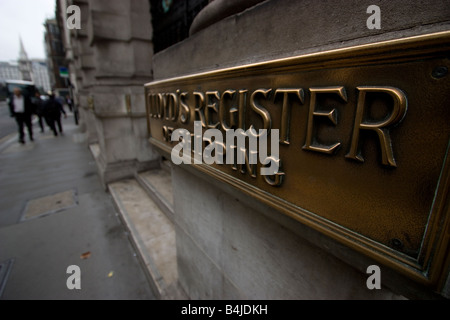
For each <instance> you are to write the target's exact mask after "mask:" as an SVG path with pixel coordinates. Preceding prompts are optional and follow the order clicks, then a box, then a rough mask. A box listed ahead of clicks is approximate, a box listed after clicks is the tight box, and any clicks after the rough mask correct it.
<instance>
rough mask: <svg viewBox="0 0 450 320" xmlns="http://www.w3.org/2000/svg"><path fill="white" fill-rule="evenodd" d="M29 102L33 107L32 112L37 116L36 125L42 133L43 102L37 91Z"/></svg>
mask: <svg viewBox="0 0 450 320" xmlns="http://www.w3.org/2000/svg"><path fill="white" fill-rule="evenodd" d="M31 102H32V103H33V105H34V112H35V114H36V115H37V116H38V123H39V127H40V128H41V132H44V131H45V130H44V101H42V99H41V94H40V92H39V91H36V93H35V95H34V97H33V98H32V99H31Z"/></svg>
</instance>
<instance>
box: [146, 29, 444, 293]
mask: <svg viewBox="0 0 450 320" xmlns="http://www.w3.org/2000/svg"><path fill="white" fill-rule="evenodd" d="M449 58H450V32H442V33H437V34H431V35H426V36H418V37H413V38H407V39H398V40H392V41H386V42H380V43H375V44H369V45H362V46H357V47H352V48H345V49H338V50H333V51H328V52H319V53H315V54H308V55H304V56H299V57H293V58H289V59H282V60H275V61H270V62H266V63H259V64H254V65H246V66H242V67H236V68H230V69H225V70H219V71H214V72H208V73H202V74H196V75H191V76H185V77H179V78H174V79H168V80H163V81H156V82H152V83H149V84H146V85H145V90H146V103H147V122H148V125H149V134H150V141H151V143H153V144H154V145H155V146H157V147H158V148H160V149H161V150H162V151H164V152H166V154H167V155H168V156H169V157H170V152H171V150H172V148H173V147H174V146H175V145H176V144H177V143H178V142H171V141H170V135H171V133H172V132H173V130H175V129H177V128H185V129H187V130H189V131H190V132H191V133H193V132H194V125H193V123H194V121H196V120H198V121H202V124H203V130H205V129H209V128H217V129H220V130H221V131H222V132H224V130H226V129H230V128H231V129H236V128H242V129H244V130H247V129H248V128H249V127H250V126H251V125H253V126H254V128H256V129H263V128H266V129H279V134H280V141H279V149H280V159H281V170H280V172H279V173H278V174H277V175H276V176H261V175H260V174H259V166H260V165H259V164H258V168H257V170H256V171H254V170H253V169H255V168H254V167H252V166H250V165H230V164H223V165H219V164H212V165H206V164H200V165H194V164H192V165H194V166H195V167H196V168H198V169H199V170H201V171H204V172H206V173H208V174H210V175H212V176H213V177H215V178H217V179H218V180H220V181H223V182H226V183H229V184H231V185H233V186H235V187H236V188H238V189H239V190H241V191H242V192H244V193H246V194H248V195H251V196H253V197H256V198H257V199H259V200H260V201H263V202H264V203H266V204H269V205H271V206H272V207H274V208H275V209H277V210H279V211H281V212H283V213H284V214H287V215H289V216H291V217H293V218H295V219H297V220H299V221H300V222H302V223H305V224H307V225H309V226H311V227H313V228H315V229H317V230H319V231H321V232H323V233H325V234H327V235H329V236H331V237H333V238H334V239H336V240H338V241H341V242H342V243H345V244H347V245H349V246H351V247H352V248H354V249H356V250H358V251H360V252H363V253H365V254H367V255H369V256H371V257H372V258H374V259H375V260H377V261H379V262H380V263H384V264H385V265H387V266H389V267H392V268H394V269H396V270H398V271H400V272H402V273H404V274H406V275H408V276H409V277H412V278H414V279H415V280H417V281H420V282H422V283H425V284H431V285H433V286H436V285H437V284H439V283H442V276H443V272H444V270H443V269H444V266H445V265H446V264H448V250H449V247H448V244H449V234H450V227H449V200H448V189H449V159H448V157H447V154H448V150H449V136H450V112H449V108H450V75H449V74H448V69H449V68H450V60H449ZM224 136H225V135H224ZM203 147H204V146H203ZM174 197H176V194H175V195H174Z"/></svg>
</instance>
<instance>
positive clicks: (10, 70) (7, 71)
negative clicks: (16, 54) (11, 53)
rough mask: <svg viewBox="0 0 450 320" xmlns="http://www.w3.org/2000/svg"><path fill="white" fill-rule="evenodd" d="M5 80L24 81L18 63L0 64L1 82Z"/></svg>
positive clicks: (3, 62) (5, 62)
mask: <svg viewBox="0 0 450 320" xmlns="http://www.w3.org/2000/svg"><path fill="white" fill-rule="evenodd" d="M5 80H22V74H21V73H20V70H19V65H18V64H17V62H16V61H10V62H9V61H8V62H7V61H2V62H0V82H4V81H5Z"/></svg>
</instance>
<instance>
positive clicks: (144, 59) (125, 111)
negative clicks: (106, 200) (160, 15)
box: [75, 0, 159, 185]
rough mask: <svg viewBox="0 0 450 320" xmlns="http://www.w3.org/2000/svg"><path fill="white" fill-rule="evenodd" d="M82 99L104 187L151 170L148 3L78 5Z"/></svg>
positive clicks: (153, 163)
mask: <svg viewBox="0 0 450 320" xmlns="http://www.w3.org/2000/svg"><path fill="white" fill-rule="evenodd" d="M76 4H77V5H79V6H80V8H81V10H82V14H81V16H82V18H83V19H84V20H83V21H82V26H83V29H82V30H77V36H76V40H75V42H76V47H77V48H76V61H77V64H78V69H77V75H78V77H77V80H78V82H79V83H80V84H81V85H79V87H80V88H79V90H78V101H79V106H80V113H81V117H82V119H83V121H82V122H83V123H85V124H86V129H87V135H88V141H89V143H90V144H94V143H95V144H97V145H98V150H99V152H98V155H97V157H96V160H97V164H98V167H99V172H100V176H101V179H102V181H103V183H104V184H105V185H106V184H107V183H109V182H111V181H115V180H119V179H123V178H126V177H132V176H134V174H135V173H136V172H139V171H142V170H145V169H149V168H153V167H155V166H157V165H158V163H159V155H158V154H157V153H155V152H154V151H153V150H152V148H151V146H150V145H149V144H148V142H147V139H148V134H147V126H146V118H145V101H144V91H143V84H144V83H146V82H149V81H151V80H152V63H151V57H152V52H153V46H152V42H151V39H152V27H151V20H150V7H149V2H148V1H145V0H133V1H119V0H117V1H98V0H95V1H79V2H77V3H76Z"/></svg>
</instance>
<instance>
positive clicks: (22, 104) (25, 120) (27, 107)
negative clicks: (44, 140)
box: [8, 87, 34, 144]
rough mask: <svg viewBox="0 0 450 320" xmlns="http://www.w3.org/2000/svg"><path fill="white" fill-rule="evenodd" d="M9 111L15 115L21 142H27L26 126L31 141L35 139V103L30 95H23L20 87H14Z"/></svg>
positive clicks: (12, 115)
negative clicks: (33, 103) (32, 117)
mask: <svg viewBox="0 0 450 320" xmlns="http://www.w3.org/2000/svg"><path fill="white" fill-rule="evenodd" d="M8 102H9V103H8V104H9V111H10V114H11V117H14V118H15V119H16V122H17V126H18V129H19V142H20V143H22V144H24V143H25V132H24V126H26V127H27V129H28V136H29V138H30V141H34V140H33V125H32V123H31V116H32V115H33V105H32V103H31V100H30V97H29V96H26V95H23V94H22V90H21V89H20V88H17V87H16V88H14V91H13V94H12V95H11V96H10V98H9V101H8Z"/></svg>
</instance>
